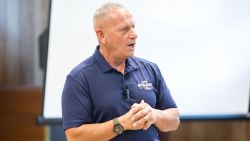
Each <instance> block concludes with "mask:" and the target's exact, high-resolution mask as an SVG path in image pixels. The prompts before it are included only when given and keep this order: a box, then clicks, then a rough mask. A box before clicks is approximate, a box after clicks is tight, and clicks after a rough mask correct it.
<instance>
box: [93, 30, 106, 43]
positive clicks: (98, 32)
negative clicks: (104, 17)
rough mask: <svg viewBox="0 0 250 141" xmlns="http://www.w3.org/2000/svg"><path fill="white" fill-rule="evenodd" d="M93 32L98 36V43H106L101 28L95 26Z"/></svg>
mask: <svg viewBox="0 0 250 141" xmlns="http://www.w3.org/2000/svg"><path fill="white" fill-rule="evenodd" d="M95 32H96V36H97V38H98V41H99V43H100V44H106V38H105V34H104V32H103V30H102V29H100V28H97V29H96V30H95Z"/></svg>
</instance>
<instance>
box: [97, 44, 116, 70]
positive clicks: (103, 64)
mask: <svg viewBox="0 0 250 141" xmlns="http://www.w3.org/2000/svg"><path fill="white" fill-rule="evenodd" d="M93 56H94V57H95V59H96V61H97V62H98V64H99V66H100V68H101V70H102V71H103V72H108V71H110V70H112V69H113V68H112V67H111V66H110V65H109V63H108V62H107V61H106V60H105V59H104V57H103V56H102V54H101V53H100V51H99V45H98V46H97V47H96V49H95V52H94V54H93Z"/></svg>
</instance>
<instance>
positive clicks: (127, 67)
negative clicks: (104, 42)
mask: <svg viewBox="0 0 250 141" xmlns="http://www.w3.org/2000/svg"><path fill="white" fill-rule="evenodd" d="M99 48H100V47H99V45H98V46H97V47H96V49H95V52H94V54H93V56H94V57H95V59H96V60H97V62H98V64H99V66H100V68H101V70H102V71H103V72H108V71H111V70H114V69H113V68H112V67H111V66H110V65H109V63H108V62H107V61H106V60H105V58H104V57H103V56H102V54H101V53H100V51H99ZM136 68H137V67H136V64H135V63H134V61H133V57H129V58H128V59H127V60H126V65H125V73H128V72H130V71H132V70H134V69H136Z"/></svg>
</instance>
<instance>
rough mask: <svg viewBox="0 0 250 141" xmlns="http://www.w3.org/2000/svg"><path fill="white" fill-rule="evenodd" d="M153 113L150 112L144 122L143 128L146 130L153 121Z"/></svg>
mask: <svg viewBox="0 0 250 141" xmlns="http://www.w3.org/2000/svg"><path fill="white" fill-rule="evenodd" d="M155 119H156V117H155V115H154V114H151V115H150V118H149V119H148V120H147V121H146V123H145V124H144V127H143V130H147V129H148V128H149V127H150V126H151V125H152V124H154V123H155Z"/></svg>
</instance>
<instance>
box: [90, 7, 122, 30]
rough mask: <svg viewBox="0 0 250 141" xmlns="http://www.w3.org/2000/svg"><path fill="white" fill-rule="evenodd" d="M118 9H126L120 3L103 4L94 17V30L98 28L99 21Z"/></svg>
mask: <svg viewBox="0 0 250 141" xmlns="http://www.w3.org/2000/svg"><path fill="white" fill-rule="evenodd" d="M117 8H121V9H126V8H125V7H124V6H122V5H121V4H118V3H106V4H103V5H102V6H101V7H100V8H99V9H97V10H96V11H95V14H94V16H93V26H94V29H95V28H96V27H97V26H98V24H97V23H98V20H100V19H102V18H105V17H107V16H109V15H110V14H111V13H112V12H113V10H115V9H117Z"/></svg>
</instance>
